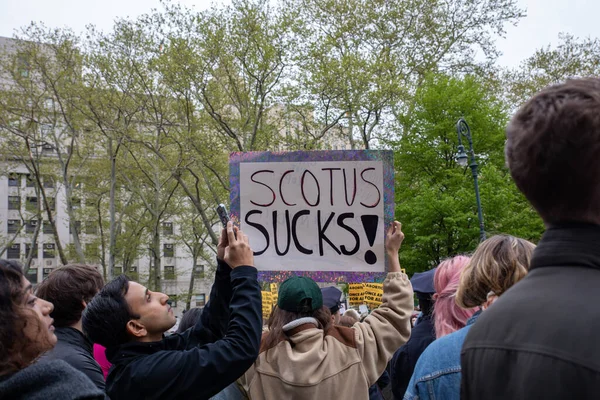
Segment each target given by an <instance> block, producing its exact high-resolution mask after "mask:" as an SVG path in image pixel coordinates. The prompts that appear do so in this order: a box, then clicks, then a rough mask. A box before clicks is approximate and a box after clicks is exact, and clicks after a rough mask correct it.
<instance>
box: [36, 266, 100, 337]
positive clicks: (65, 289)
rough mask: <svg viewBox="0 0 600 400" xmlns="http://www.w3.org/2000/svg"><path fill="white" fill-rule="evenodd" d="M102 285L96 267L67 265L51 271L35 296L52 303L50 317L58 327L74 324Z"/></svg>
mask: <svg viewBox="0 0 600 400" xmlns="http://www.w3.org/2000/svg"><path fill="white" fill-rule="evenodd" d="M103 286H104V279H102V275H100V272H98V269H97V268H96V267H92V266H91V265H85V264H69V265H65V266H64V267H59V268H56V269H55V270H53V271H52V272H51V273H50V274H49V275H48V277H47V278H46V279H44V281H43V282H42V283H40V284H39V285H38V287H37V289H36V295H37V296H38V297H40V298H42V299H44V300H47V301H49V302H51V303H52V304H54V311H52V315H51V316H52V318H54V326H56V327H57V328H62V327H67V326H73V325H75V324H77V323H78V322H79V321H80V320H81V314H82V313H83V310H84V309H85V307H86V304H88V303H89V302H90V301H91V300H92V298H93V297H94V296H95V295H96V293H98V292H99V291H100V289H102V287H103Z"/></svg>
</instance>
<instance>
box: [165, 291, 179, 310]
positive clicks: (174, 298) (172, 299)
mask: <svg viewBox="0 0 600 400" xmlns="http://www.w3.org/2000/svg"><path fill="white" fill-rule="evenodd" d="M167 303H169V304H170V305H171V307H173V308H174V307H177V295H175V294H170V295H169V300H167Z"/></svg>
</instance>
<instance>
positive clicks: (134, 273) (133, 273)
mask: <svg viewBox="0 0 600 400" xmlns="http://www.w3.org/2000/svg"><path fill="white" fill-rule="evenodd" d="M127 276H128V277H129V278H130V279H133V280H134V281H135V280H137V279H138V267H129V272H127Z"/></svg>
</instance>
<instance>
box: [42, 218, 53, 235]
mask: <svg viewBox="0 0 600 400" xmlns="http://www.w3.org/2000/svg"><path fill="white" fill-rule="evenodd" d="M42 230H43V232H44V233H45V234H47V235H52V234H54V231H53V230H52V224H51V223H50V221H44V223H43V224H42Z"/></svg>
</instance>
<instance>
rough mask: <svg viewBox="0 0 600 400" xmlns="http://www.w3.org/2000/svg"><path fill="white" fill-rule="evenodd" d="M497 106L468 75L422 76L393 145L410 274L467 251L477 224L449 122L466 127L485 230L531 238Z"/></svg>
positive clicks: (536, 229) (532, 226)
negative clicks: (473, 154)
mask: <svg viewBox="0 0 600 400" xmlns="http://www.w3.org/2000/svg"><path fill="white" fill-rule="evenodd" d="M505 108H506V107H505V105H504V104H503V103H502V102H501V101H500V100H499V99H498V98H497V97H496V96H494V94H493V93H491V92H490V91H489V90H487V89H486V86H485V85H484V84H483V83H482V81H481V80H479V79H478V78H476V77H473V76H466V77H465V78H462V79H461V78H452V77H449V76H447V75H443V74H435V75H430V76H428V77H427V78H426V79H425V81H424V83H423V85H422V86H421V87H420V88H419V89H418V90H417V93H416V97H415V108H414V112H413V113H412V114H411V116H410V118H407V119H406V120H404V121H401V123H402V124H403V125H404V126H406V127H407V129H406V131H404V133H403V135H402V137H401V138H400V139H399V140H398V141H397V142H395V143H394V144H393V147H394V148H395V150H396V154H395V163H396V171H397V173H396V216H397V218H399V219H400V220H401V221H402V222H403V230H404V231H405V232H406V241H405V243H404V244H403V253H402V255H403V267H405V268H406V269H407V271H411V272H415V271H421V270H425V269H428V268H430V267H432V266H435V265H437V264H439V263H440V262H441V261H442V260H443V259H445V258H447V257H451V256H454V255H457V254H461V253H468V252H471V251H473V250H474V249H475V247H476V246H477V243H478V239H479V223H478V218H477V208H476V203H475V195H474V189H473V179H472V177H471V171H470V169H469V167H464V168H462V167H459V166H458V165H457V163H456V161H455V154H456V148H457V144H458V143H457V134H456V125H455V124H456V121H457V120H458V119H459V118H460V117H464V118H465V119H466V120H467V121H468V123H469V125H470V128H471V132H472V136H473V146H474V149H475V152H476V156H477V162H478V163H479V184H480V190H481V199H482V208H483V213H484V219H485V227H486V232H487V234H488V236H489V235H492V234H494V233H507V234H514V235H517V236H520V237H523V238H526V239H531V240H537V239H538V238H539V236H540V234H541V232H542V230H543V227H542V224H541V221H540V219H539V218H538V217H537V215H536V214H535V212H534V211H533V210H532V209H531V207H530V206H529V204H528V203H527V201H526V200H525V199H524V198H523V197H522V196H521V194H520V193H519V192H518V190H517V189H516V187H515V186H514V184H513V182H512V180H511V178H510V174H509V172H508V171H507V169H506V168H505V167H504V154H503V146H504V140H505V138H504V127H505V126H506V122H507V114H506V112H505V111H504V110H505Z"/></svg>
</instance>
